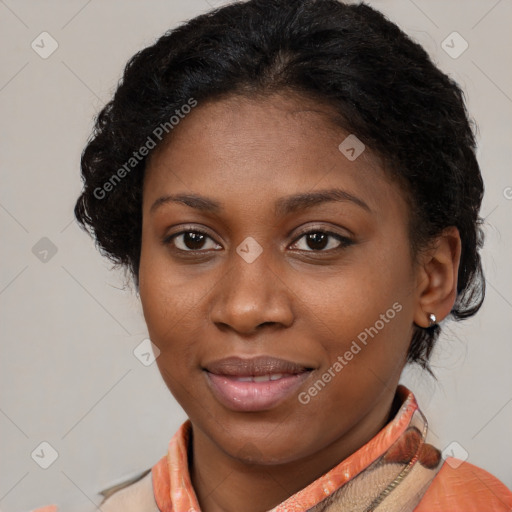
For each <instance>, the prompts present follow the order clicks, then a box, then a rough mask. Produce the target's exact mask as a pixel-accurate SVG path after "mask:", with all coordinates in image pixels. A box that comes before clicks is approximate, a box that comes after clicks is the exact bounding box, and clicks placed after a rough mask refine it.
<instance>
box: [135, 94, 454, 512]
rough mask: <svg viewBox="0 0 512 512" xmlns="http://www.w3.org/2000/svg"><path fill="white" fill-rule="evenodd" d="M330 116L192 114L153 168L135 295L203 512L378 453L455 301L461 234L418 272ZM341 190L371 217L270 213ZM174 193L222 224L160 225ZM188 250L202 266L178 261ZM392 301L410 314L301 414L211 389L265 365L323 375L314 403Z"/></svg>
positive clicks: (300, 106)
mask: <svg viewBox="0 0 512 512" xmlns="http://www.w3.org/2000/svg"><path fill="white" fill-rule="evenodd" d="M328 114H329V109H328V108H327V107H325V106H322V105H319V104H315V103H313V102H311V101H307V100H305V99H300V101H299V99H298V98H296V97H293V96H290V95H287V96H286V97H283V96H280V95H274V96H269V97H266V98H264V99H253V100H249V99H245V98H240V97H230V98H227V99H223V100H218V101H216V102H209V103H204V104H199V105H198V106H197V107H196V108H195V109H194V110H193V111H192V112H191V113H190V114H189V115H188V116H187V117H186V118H185V119H184V120H182V121H181V122H180V124H179V126H177V127H176V128H175V130H174V131H173V132H172V137H171V138H170V139H169V140H167V141H165V143H164V144H162V145H161V146H159V147H158V148H156V149H155V150H154V152H153V153H152V154H151V156H150V159H149V161H148V165H147V171H146V177H145V181H144V191H143V230H142V247H141V264H140V270H139V279H140V282H139V285H140V297H141V301H142V306H143V311H144V316H145V319H146V322H147V326H148V330H149V335H150V338H151V340H152V341H153V343H154V344H155V345H157V346H158V348H159V349H160V351H161V353H160V356H159V357H158V359H157V364H158V367H159V369H160V372H161V374H162V377H163V379H164V381H165V382H166V384H167V386H168V387H169V389H170V391H171V392H172V394H173V395H174V397H175V398H176V400H177V401H178V402H179V403H180V405H181V406H182V407H183V409H184V410H185V412H186V413H187V415H188V417H189V418H190V420H191V422H192V428H193V435H192V455H191V457H190V461H189V466H190V467H189V469H190V474H191V478H192V483H193V485H194V488H195V490H196V494H197V496H198V499H199V503H200V506H201V509H202V510H203V511H205V512H217V511H224V512H225V511H240V510H245V511H248V512H252V511H263V510H268V509H270V508H272V507H274V506H276V505H277V504H279V503H280V502H282V501H284V500H285V499H286V498H288V497H289V496H290V495H292V494H294V493H295V492H297V491H298V490H300V489H301V488H303V487H305V486H306V485H308V484H309V483H311V482H312V481H313V480H314V479H316V478H318V477H319V476H321V475H322V474H323V473H325V472H326V471H328V470H330V469H331V468H332V467H334V466H335V465H337V464H338V463H339V462H340V461H341V460H343V459H345V458H346V457H347V456H349V455H350V454H352V453H353V452H355V451H356V450H357V449H358V448H360V447H361V446H363V445H364V444H365V443H366V442H368V441H369V440H370V439H371V438H372V437H374V436H375V435H376V434H377V433H378V432H379V430H380V429H381V428H382V427H383V426H384V425H385V424H386V423H387V422H388V421H389V419H390V414H394V412H395V411H392V401H393V398H394V394H395V390H396V386H397V384H398V380H399V378H400V374H401V372H402V369H403V367H404V364H405V361H406V356H407V350H408V346H409V341H410V339H411V336H412V333H413V328H414V324H416V325H418V326H423V327H426V326H427V325H428V313H431V312H433V313H435V314H436V316H437V319H438V321H439V320H441V319H442V318H444V317H445V316H446V315H448V313H449V312H450V310H451V308H452V306H453V302H454V300H455V293H456V284H457V283H456V276H457V269H458V260H459V257H460V238H459V235H458V232H457V230H456V228H449V229H447V230H446V232H445V233H443V234H442V236H440V237H439V238H438V239H437V240H435V241H434V242H435V243H434V244H433V245H432V247H431V248H430V249H429V250H428V251H424V252H422V253H421V255H420V256H419V257H418V258H417V260H416V261H415V260H414V259H413V257H412V255H411V250H410V240H409V236H408V225H407V222H408V215H409V208H408V205H407V202H406V199H405V196H404V193H403V191H402V190H401V189H400V187H399V186H398V185H397V184H396V183H395V182H394V181H392V180H391V179H390V178H389V176H388V175H387V174H386V173H385V172H384V170H383V169H382V168H381V166H380V163H379V159H378V158H377V157H375V155H372V153H371V151H370V150H369V149H368V148H366V150H365V151H364V152H363V153H362V154H361V155H360V156H359V157H358V158H357V159H356V160H355V161H349V160H348V159H347V158H345V156H344V155H343V154H342V153H341V152H340V151H339V149H338V145H339V144H340V143H341V142H342V141H343V140H344V139H345V137H346V136H347V135H348V134H347V133H345V132H344V131H343V130H342V129H341V128H339V127H337V126H335V125H334V124H332V123H331V122H330V121H329V119H328ZM333 188H337V189H342V190H343V191H345V192H348V193H350V194H352V195H353V196H355V197H357V198H359V200H361V201H364V203H365V204H366V205H367V207H368V208H365V207H362V206H360V205H359V204H356V202H353V201H350V200H344V201H329V202H321V203H318V204H314V205H311V206H310V207H308V208H306V207H302V208H301V209H299V210H298V211H293V212H289V213H287V214H282V212H280V213H277V212H276V211H275V208H274V205H275V202H276V201H277V200H279V199H281V198H284V197H287V196H290V195H294V194H298V193H307V192H318V191H320V190H326V189H333ZM179 193H184V194H197V195H201V196H205V197H208V198H211V199H214V200H215V201H218V202H219V203H220V204H221V205H222V209H220V210H219V211H217V212H207V211H203V210H200V209H197V208H193V207H191V206H188V205H185V204H183V203H180V202H174V201H161V202H160V204H159V205H158V206H155V207H154V208H153V209H152V206H153V205H154V203H155V202H156V201H157V200H158V199H159V198H161V197H162V196H168V195H171V194H179ZM194 229H201V230H203V231H206V232H207V234H208V236H207V237H206V238H205V239H204V242H202V245H201V243H199V244H197V245H195V246H194V245H193V241H192V242H191V241H190V237H188V238H186V237H184V236H183V232H187V233H188V232H191V231H192V232H193V231H194ZM319 230H324V231H325V230H327V231H331V232H334V233H335V234H338V235H340V236H342V237H346V238H348V239H350V241H351V243H349V244H345V243H340V241H339V240H338V239H336V238H335V237H329V238H328V239H327V240H326V242H325V247H323V248H322V245H321V244H320V243H318V242H317V244H316V245H315V243H309V244H308V242H307V238H306V237H305V236H304V232H313V233H318V231H319ZM179 233H181V235H179V236H177V237H175V238H172V239H171V240H169V237H170V235H174V234H179ZM249 236H250V237H253V238H254V239H255V240H256V241H257V242H258V243H259V244H260V246H261V247H262V249H263V252H262V253H261V254H260V255H259V256H258V258H256V260H255V261H253V262H252V263H247V262H246V261H245V260H244V259H242V257H240V256H239V254H238V253H237V252H236V248H237V246H238V245H239V244H240V243H241V242H242V241H243V240H244V239H245V238H246V237H249ZM164 239H165V240H166V241H167V243H164V242H163V240H164ZM187 242H188V245H187ZM194 248H196V250H197V251H202V252H196V253H193V252H188V253H186V252H185V251H186V250H187V249H188V250H189V251H190V249H194ZM180 249H181V251H180ZM397 302H398V303H399V304H400V305H401V306H402V309H401V311H400V312H399V313H397V314H396V316H395V317H394V318H393V319H392V320H390V321H389V322H388V323H386V324H385V327H384V328H382V329H381V330H380V331H379V332H378V334H377V335H375V336H374V337H373V338H369V342H368V343H367V345H366V346H364V347H363V349H362V350H361V351H360V352H359V353H358V354H357V355H355V356H354V358H353V359H352V360H351V361H350V362H349V363H348V364H347V365H346V366H344V368H343V370H342V371H340V372H339V373H337V374H336V377H335V378H333V379H332V380H331V382H330V383H328V384H327V385H326V386H325V388H324V389H323V390H322V391H321V392H319V393H318V394H317V396H315V397H313V398H312V399H311V401H310V402H309V403H308V404H306V405H304V404H301V403H300V402H299V400H298V399H297V394H293V395H292V396H291V397H289V398H287V399H286V400H285V401H284V402H282V403H280V404H279V405H278V406H277V407H274V408H272V409H270V410H265V411H257V412H235V411H232V410H230V409H228V408H227V407H225V406H224V405H222V404H221V403H219V401H218V400H217V399H216V398H215V396H214V395H213V393H212V392H211V390H210V388H209V387H208V385H207V382H206V378H205V374H204V371H203V370H202V368H203V367H204V365H205V364H206V363H208V362H211V361H214V360H217V359H221V358H224V357H228V356H233V355H236V356H240V357H251V356H256V355H270V356H275V357H280V358H283V359H288V360H292V361H295V362H298V363H301V364H304V365H305V366H308V367H311V368H314V371H313V372H312V373H311V374H310V377H309V378H308V380H307V381H306V382H305V383H304V384H303V386H302V387H301V389H300V390H299V391H307V389H308V388H309V387H310V386H311V384H312V383H314V382H315V381H317V379H319V378H320V377H321V375H322V374H323V373H325V372H326V371H327V370H328V368H329V367H331V366H332V365H333V363H334V362H335V361H336V360H337V357H338V356H339V355H343V354H344V353H345V352H346V351H347V350H348V349H349V347H350V345H351V343H352V341H353V340H355V339H356V338H357V336H358V334H359V333H361V332H362V331H364V329H365V328H368V327H370V326H374V325H375V323H376V321H377V320H379V318H380V315H381V314H385V313H386V311H387V310H388V309H390V308H391V307H392V305H393V304H394V303H397Z"/></svg>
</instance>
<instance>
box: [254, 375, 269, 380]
mask: <svg viewBox="0 0 512 512" xmlns="http://www.w3.org/2000/svg"><path fill="white" fill-rule="evenodd" d="M253 380H254V382H265V381H269V380H270V375H258V376H257V377H253Z"/></svg>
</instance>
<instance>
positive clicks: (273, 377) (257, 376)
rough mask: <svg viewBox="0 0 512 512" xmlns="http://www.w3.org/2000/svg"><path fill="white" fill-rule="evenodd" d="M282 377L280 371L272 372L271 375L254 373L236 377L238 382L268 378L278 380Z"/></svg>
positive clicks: (265, 380) (258, 380)
mask: <svg viewBox="0 0 512 512" xmlns="http://www.w3.org/2000/svg"><path fill="white" fill-rule="evenodd" d="M282 378H283V374H282V373H273V374H272V375H255V376H250V377H238V378H237V379H236V380H237V381H239V382H268V381H270V380H279V379H282Z"/></svg>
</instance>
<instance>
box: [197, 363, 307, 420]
mask: <svg viewBox="0 0 512 512" xmlns="http://www.w3.org/2000/svg"><path fill="white" fill-rule="evenodd" d="M204 370H205V375H206V379H207V383H208V385H209V387H210V389H211V390H212V392H213V394H214V395H215V397H216V398H217V400H218V401H219V402H220V403H221V404H222V405H224V406H225V407H227V408H229V409H231V410H234V411H246V412H251V411H252V412H254V411H263V410H268V409H272V408H274V407H276V406H277V405H278V404H280V403H281V402H283V401H284V400H285V399H286V398H288V397H290V396H291V395H292V394H293V393H294V392H297V390H298V389H299V388H300V386H301V385H302V384H303V382H304V381H305V380H306V379H307V378H308V377H309V375H310V373H311V370H312V369H311V368H308V367H306V366H304V365H302V364H300V363H295V362H293V361H287V360H284V359H279V358H275V357H270V356H259V357H253V358H250V359H243V358H240V357H228V358H226V359H221V360H218V361H214V362H212V363H209V364H207V365H205V367H204Z"/></svg>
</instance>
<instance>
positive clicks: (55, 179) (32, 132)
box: [0, 0, 512, 512]
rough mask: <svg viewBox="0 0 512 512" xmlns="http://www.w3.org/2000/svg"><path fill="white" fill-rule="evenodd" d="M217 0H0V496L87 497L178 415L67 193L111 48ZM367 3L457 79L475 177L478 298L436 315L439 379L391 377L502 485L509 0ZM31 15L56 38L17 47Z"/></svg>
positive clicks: (507, 413) (508, 300) (126, 51)
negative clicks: (457, 315)
mask: <svg viewBox="0 0 512 512" xmlns="http://www.w3.org/2000/svg"><path fill="white" fill-rule="evenodd" d="M221 3H222V2H214V1H213V0H210V2H207V1H206V0H172V1H171V0H166V1H163V0H151V1H134V0H131V1H123V2H121V1H120V0H116V1H114V0H109V1H107V0H104V1H99V0H89V1H86V0H72V1H70V0H68V1H66V2H64V1H44V2H42V1H35V0H32V1H28V0H17V1H15V0H5V1H1V0H0V34H1V36H0V37H1V46H0V55H1V63H2V64H1V67H0V109H1V111H0V112H1V129H2V134H1V138H0V144H1V153H0V155H1V172H2V188H1V192H0V223H1V237H2V243H1V256H2V266H1V275H0V306H1V332H2V344H1V371H0V375H1V383H0V384H1V395H0V429H1V437H0V443H1V453H2V455H1V458H0V475H1V476H0V508H1V510H3V511H13V512H14V511H19V512H21V511H23V510H29V509H31V508H34V507H36V506H42V505H45V504H50V503H58V504H59V505H60V506H61V507H62V508H61V510H69V509H72V510H74V511H76V512H81V511H84V512H85V511H89V510H95V508H96V507H95V504H96V503H98V502H99V496H98V494H97V493H98V491H99V490H101V489H103V488H105V487H108V486H110V485H113V484H114V483H116V482H117V481H119V480H122V479H125V478H128V477H130V476H132V475H135V474H137V473H138V472H140V471H142V470H144V469H146V468H149V467H151V466H152V465H153V464H155V463H156V461H157V460H158V459H159V458H160V457H161V456H163V455H164V454H165V452H166V449H167V444H168V441H169V439H170V438H171V436H172V435H173V434H174V432H175V430H176V429H177V428H178V426H179V425H180V424H181V423H182V421H184V419H185V415H184V413H183V411H182V410H181V409H180V407H179V406H178V405H177V404H176V402H175V401H174V399H173V398H172V397H171V395H170V393H169V392H168V391H167V389H166V387H165V386H164V384H163V382H162V380H161V378H160V375H159V373H158V370H157V368H156V365H155V364H153V365H150V366H144V364H142V363H141V361H140V360H139V359H137V358H136V357H135V356H134V354H133V351H134V349H135V348H136V347H137V346H138V345H139V344H140V343H141V341H142V340H143V339H145V338H146V335H147V333H146V328H145V324H144V321H143V317H142V312H141V308H140V305H139V303H138V301H137V298H136V296H135V294H134V293H133V291H131V290H130V289H126V288H125V287H124V282H125V279H124V276H123V274H122V273H121V272H120V271H114V272H113V271H111V270H110V264H109V263H108V261H106V260H104V259H102V257H101V256H100V255H99V254H98V253H97V252H96V250H95V248H94V245H93V243H92V241H91V240H90V239H89V238H88V237H87V236H86V235H85V234H84V233H83V232H81V231H80V229H79V228H78V226H77V224H76V223H75V222H74V221H73V214H72V209H73V206H74V202H75V199H76V197H77V195H78V194H79V191H80V187H81V182H80V178H79V158H80V152H81V150H82V148H83V146H84V144H85V142H86V140H87V138H88V136H89V133H90V131H91V128H92V123H93V116H94V115H95V113H96V112H97V111H98V110H99V108H100V107H101V106H102V105H103V104H104V103H105V102H106V101H107V100H108V99H109V98H110V97H111V94H112V93H113V91H114V89H115V86H116V83H117V81H118V79H119V78H120V76H121V71H122V68H123V66H124V64H125V62H126V61H127V60H128V58H129V57H131V56H132V55H133V54H134V53H135V52H136V51H138V50H139V49H141V48H143V47H144V46H147V45H149V44H151V43H152V42H153V41H154V40H155V38H156V37H157V36H159V35H160V34H162V33H163V32H164V31H165V30H167V29H169V28H171V27H174V26H176V25H177V24H178V23H179V22H181V21H184V20H186V19H188V18H190V17H193V16H195V15H197V14H199V13H201V12H204V11H206V10H208V9H209V8H210V4H211V5H215V4H217V5H220V4H221ZM369 3H370V4H371V5H373V6H375V7H376V8H378V9H380V10H382V11H383V12H384V13H386V14H387V15H388V16H389V17H390V18H391V19H392V20H393V21H394V22H396V23H397V24H398V25H399V26H400V27H401V28H403V29H404V30H405V31H406V32H407V33H408V34H409V35H411V36H412V37H413V38H414V39H416V40H417V41H418V42H420V43H421V44H423V45H424V47H425V48H426V49H427V51H428V52H429V53H430V54H431V55H432V57H433V59H434V61H435V62H436V63H437V64H438V65H439V66H440V67H441V69H443V70H444V71H445V72H447V73H449V74H450V75H451V76H452V77H454V78H455V79H456V80H457V81H458V82H459V83H460V84H461V85H462V86H463V87H464V89H465V91H466V93H467V99H468V108H469V110H470V112H471V115H472V117H473V118H474V119H475V121H476V123H477V125H478V127H479V132H478V142H479V149H478V156H479V161H480V163H481V167H482V172H483V175H484V180H485V183H486V195H485V199H484V203H483V207H482V215H483V216H484V217H485V219H486V234H487V240H486V247H485V250H484V252H483V259H484V264H485V271H486V277H487V284H488V293H487V298H486V301H485V303H484V306H483V309H482V310H481V312H480V313H479V314H478V315H477V316H476V318H473V319H471V320H469V321H466V322H464V323H462V324H454V323H449V324H447V325H446V326H445V332H444V335H443V337H442V339H441V340H440V342H439V344H438V350H437V351H436V353H435V356H434V360H433V367H434V370H435V372H436V374H437V376H438V379H439V380H438V382H437V383H436V382H434V381H433V380H432V379H430V378H429V377H428V376H426V375H425V374H422V372H421V371H418V370H414V369H410V370H407V371H406V372H405V375H404V382H405V383H406V384H407V385H409V386H410V387H411V388H412V389H413V391H414V392H415V393H416V396H417V398H418V401H419V403H420V406H421V407H422V409H423V411H424V412H425V413H426V415H427V418H428V419H429V423H430V426H431V428H432V435H433V439H432V440H433V442H435V444H436V445H437V446H439V447H440V448H442V449H443V448H445V447H447V446H450V443H452V442H453V441H456V442H457V443H458V444H457V445H453V444H452V445H451V447H450V448H449V450H453V451H454V453H455V455H460V454H462V455H464V452H462V451H461V450H465V451H466V452H467V454H468V460H469V461H470V462H472V463H473V464H476V465H478V466H481V467H483V468H485V469H487V470H488V471H490V472H491V473H493V474H494V475H496V476H497V477H498V478H500V479H501V480H502V481H504V483H505V484H507V485H508V486H509V487H510V486H512V467H511V460H512V436H511V435H510V432H511V431H512V429H511V426H512V372H511V371H510V361H511V360H512V344H511V343H510V330H511V327H512V322H511V317H512V291H511V290H512V275H511V271H510V255H511V252H512V251H511V247H512V225H511V224H512V223H511V222H510V219H511V212H512V188H511V187H512V175H511V172H510V162H511V161H512V150H511V145H510V136H511V124H510V119H511V115H512V99H511V97H512V72H511V70H512V67H511V66H510V48H511V47H512V36H511V30H510V26H511V21H512V2H511V1H510V0H501V1H496V0H478V1H476V0H473V1H467V0H451V1H446V0H436V1H432V0H430V1H427V0H414V1H413V0H374V1H371V2H369ZM43 31H47V32H48V33H50V34H51V36H52V37H53V38H54V39H55V40H56V41H57V43H58V48H57V50H56V51H55V52H54V53H53V54H52V55H50V56H49V57H48V58H46V59H43V58H41V57H40V55H39V54H38V53H36V51H34V50H33V49H32V47H31V43H32V41H34V40H35V42H36V43H38V41H39V43H38V44H39V46H40V47H43V46H44V50H45V51H47V50H48V49H49V48H50V41H49V39H45V40H44V42H43V43H41V41H40V40H41V38H40V37H39V34H41V33H42V32H43ZM453 31H457V32H458V33H460V34H461V36H462V37H463V38H464V40H466V41H467V43H468V44H469V47H468V49H467V50H466V51H465V52H464V53H462V54H461V55H460V56H458V57H457V58H453V57H452V56H450V55H448V53H447V52H446V51H445V50H444V49H443V47H442V42H443V41H445V40H446V38H447V37H448V36H449V35H450V34H451V33H452V32H453ZM44 37H47V36H44ZM446 41H447V42H445V43H444V44H445V45H446V44H449V45H450V46H452V47H453V48H452V49H451V50H450V51H451V52H452V54H453V52H458V51H460V50H461V48H462V46H461V45H462V44H463V43H462V42H461V41H460V40H457V39H453V36H451V38H448V39H447V40H446ZM452 41H453V42H452ZM42 50H43V48H41V51H42ZM41 239H43V240H42V241H41ZM34 247H35V248H34ZM55 250H56V253H55V254H53V253H54V252H55ZM123 288H125V289H123ZM43 441H46V442H48V443H50V445H51V446H52V447H53V448H54V449H55V450H56V451H57V452H58V458H57V459H56V460H55V462H54V463H53V464H52V465H50V466H49V467H48V469H42V468H41V467H40V466H39V465H38V463H39V464H44V463H45V462H46V463H48V462H49V461H50V459H49V457H51V450H49V449H48V448H45V447H44V446H43V447H42V448H41V447H40V448H38V447H39V445H40V443H41V442H43ZM36 448H38V449H37V450H36V452H35V453H36V455H34V458H32V457H31V453H33V452H34V450H35V449H36ZM41 450H42V451H41ZM37 454H39V456H37ZM464 456H465V455H464ZM36 461H37V462H38V463H36Z"/></svg>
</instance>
